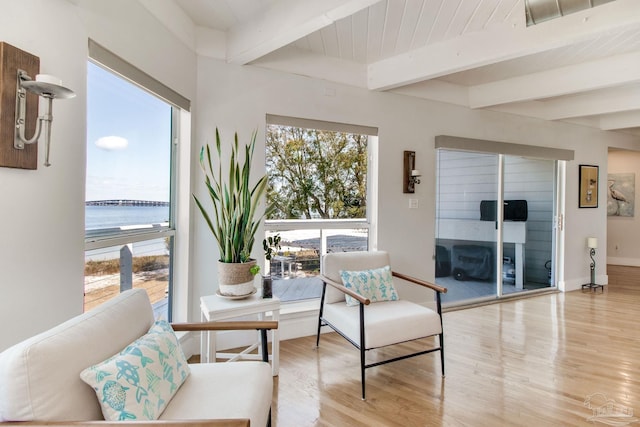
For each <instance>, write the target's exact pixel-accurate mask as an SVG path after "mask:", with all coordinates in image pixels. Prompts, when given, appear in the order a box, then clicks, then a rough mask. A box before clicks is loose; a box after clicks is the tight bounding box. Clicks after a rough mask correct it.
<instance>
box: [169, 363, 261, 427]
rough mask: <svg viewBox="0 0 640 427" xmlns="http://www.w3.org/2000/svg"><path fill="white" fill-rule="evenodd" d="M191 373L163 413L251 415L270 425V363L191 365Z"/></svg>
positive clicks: (190, 416) (174, 416)
mask: <svg viewBox="0 0 640 427" xmlns="http://www.w3.org/2000/svg"><path fill="white" fill-rule="evenodd" d="M189 366H190V368H191V375H189V377H188V378H187V380H186V381H185V382H184V384H182V387H180V391H179V392H178V393H177V394H176V395H175V396H174V397H173V399H171V402H169V405H167V408H166V409H165V410H164V412H163V413H162V415H161V416H160V420H175V419H212V418H215V419H218V418H223V419H237V418H250V419H251V425H252V426H257V427H262V426H266V425H267V419H268V414H269V407H270V406H271V398H272V390H273V377H272V373H271V367H270V365H269V364H268V363H264V362H254V361H246V362H245V361H243V362H229V363H202V364H193V365H189Z"/></svg>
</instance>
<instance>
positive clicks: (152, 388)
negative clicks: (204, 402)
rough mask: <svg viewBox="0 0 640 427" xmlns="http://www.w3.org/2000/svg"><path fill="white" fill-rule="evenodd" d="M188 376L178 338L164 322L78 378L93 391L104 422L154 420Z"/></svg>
mask: <svg viewBox="0 0 640 427" xmlns="http://www.w3.org/2000/svg"><path fill="white" fill-rule="evenodd" d="M188 375H189V365H188V364H187V359H186V358H185V356H184V353H183V352H182V348H181V347H180V343H179V342H178V338H177V337H176V335H175V333H174V332H173V329H171V326H170V325H169V324H168V323H167V322H166V321H164V320H161V321H158V322H156V323H155V324H154V325H153V326H152V327H151V329H150V330H149V332H148V333H147V334H146V335H144V336H142V337H140V338H138V339H137V340H136V341H134V342H133V343H131V344H129V345H128V346H127V347H126V348H124V349H123V350H122V351H121V352H119V353H118V354H116V355H114V356H113V357H111V358H109V359H107V360H105V361H104V362H102V363H99V364H97V365H93V366H91V367H89V368H87V369H85V370H84V371H82V373H81V374H80V378H82V380H83V381H84V382H86V383H87V384H89V385H90V386H91V387H93V389H94V390H95V392H96V395H97V397H98V401H99V402H100V406H101V407H102V415H104V419H105V420H109V421H125V420H156V419H158V417H159V416H160V414H161V413H162V411H163V410H164V409H165V407H166V406H167V404H168V403H169V401H170V400H171V398H172V397H173V396H174V395H175V394H176V392H177V391H178V388H180V386H181V385H182V383H183V382H184V381H185V380H186V379H187V376H188Z"/></svg>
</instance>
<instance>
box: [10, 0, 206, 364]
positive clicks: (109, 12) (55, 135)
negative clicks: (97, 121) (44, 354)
mask: <svg viewBox="0 0 640 427" xmlns="http://www.w3.org/2000/svg"><path fill="white" fill-rule="evenodd" d="M89 37H91V38H93V39H94V40H96V41H97V42H98V43H100V44H102V45H104V46H105V47H107V48H108V49H111V50H113V51H114V52H116V53H117V54H119V55H121V56H122V57H124V58H125V59H126V60H128V61H129V62H132V63H133V64H134V65H136V66H137V67H139V68H141V69H143V70H144V71H145V72H147V73H148V74H151V75H152V76H154V77H156V78H157V79H159V80H161V81H162V82H164V83H165V84H167V85H168V86H170V87H172V88H173V89H175V90H176V91H178V92H180V93H182V94H183V95H184V96H186V97H191V98H193V95H194V93H195V54H193V53H192V51H191V50H189V49H188V48H186V46H184V45H182V44H181V43H179V42H177V41H176V40H175V39H174V38H173V37H172V36H169V33H168V32H167V31H166V30H165V29H164V28H163V27H161V26H160V24H159V23H158V22H157V21H156V20H155V19H154V18H153V17H151V15H149V13H148V12H147V11H146V10H145V9H143V8H142V7H141V6H140V5H139V4H138V3H137V2H132V1H127V0H115V1H114V0H109V1H108V2H105V1H100V2H96V1H85V0H77V1H75V2H74V3H71V2H69V1H67V0H5V1H3V2H2V12H1V13H0V40H1V41H5V42H7V43H9V44H11V45H13V46H15V47H17V48H19V49H22V50H25V51H27V52H30V53H32V54H34V55H36V56H38V57H40V71H41V73H47V74H54V75H56V76H58V77H60V78H61V79H62V80H63V84H64V85H65V86H67V87H69V88H71V89H73V90H74V91H75V92H76V94H77V97H76V98H74V99H71V100H60V101H54V106H53V112H54V121H53V131H52V146H51V162H52V166H51V167H49V168H45V167H44V166H42V159H43V154H44V150H43V147H39V162H38V163H39V165H38V170H35V171H28V170H20V169H10V168H0V224H1V227H2V238H1V239H0V324H2V325H3V326H2V328H0V331H1V332H0V351H1V350H2V349H4V348H6V347H8V346H9V345H11V344H13V343H15V342H17V341H19V340H21V339H24V338H26V337H29V336H31V335H33V334H35V333H37V332H40V331H42V330H45V329H47V328H49V327H51V326H53V325H55V324H58V323H60V322H61V321H63V320H66V319H68V318H70V317H72V316H74V315H76V314H79V313H81V312H82V309H83V268H84V191H85V185H84V182H85V153H86V150H85V144H86V142H85V139H86V102H85V99H86V63H87V39H88V38H89Z"/></svg>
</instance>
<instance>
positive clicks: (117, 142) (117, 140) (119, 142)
mask: <svg viewBox="0 0 640 427" xmlns="http://www.w3.org/2000/svg"><path fill="white" fill-rule="evenodd" d="M128 145H129V141H127V140H126V139H124V138H122V137H119V136H103V137H102V138H98V140H97V141H96V147H98V148H101V149H103V150H107V151H115V150H124V149H125V148H127V146H128Z"/></svg>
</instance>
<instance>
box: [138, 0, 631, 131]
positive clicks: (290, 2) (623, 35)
mask: <svg viewBox="0 0 640 427" xmlns="http://www.w3.org/2000/svg"><path fill="white" fill-rule="evenodd" d="M139 1H140V2H141V3H142V4H143V5H144V6H145V7H147V9H149V11H150V12H151V13H153V14H154V15H155V16H156V17H158V18H159V19H160V20H161V21H162V22H164V23H165V24H166V26H167V27H168V28H170V29H171V30H172V31H173V32H174V33H175V34H176V35H177V36H178V37H180V38H182V40H183V41H184V42H185V43H187V44H188V45H190V46H191V47H192V48H193V49H194V50H195V51H196V52H198V53H199V54H201V55H206V56H210V57H214V58H219V59H224V60H226V61H228V62H230V63H236V64H252V65H255V66H260V67H266V68H271V69H278V70H281V71H285V72H290V73H295V74H302V75H308V76H312V77H317V78H322V79H325V80H329V81H335V82H340V83H346V84H350V85H355V86H360V87H364V88H367V89H369V90H376V91H394V92H398V93H402V94H405V95H410V96H416V97H421V98H426V99H433V100H438V101H443V102H448V103H453V104H458V105H463V106H466V107H469V108H484V109H491V110H496V111H503V112H508V113H513V114H519V115H524V116H530V117H536V118H541V119H544V120H564V121H570V122H573V123H578V124H581V125H585V126H592V127H595V128H600V129H603V130H615V131H621V132H630V133H634V134H636V135H639V136H640V1H638V0H615V1H610V2H608V3H606V4H601V2H598V1H595V2H593V1H592V3H591V4H592V5H595V7H591V8H587V9H585V10H581V11H578V12H575V13H571V14H568V15H566V16H562V17H558V18H556V19H551V20H548V21H545V22H542V23H539V24H537V25H531V26H527V22H526V13H525V0H304V1H300V0H166V1H163V2H158V1H155V0H139ZM536 1H540V0H536ZM577 1H578V0H575V1H574V3H576V2H577ZM581 1H587V2H589V0H581ZM529 2H530V3H532V0H529Z"/></svg>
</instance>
